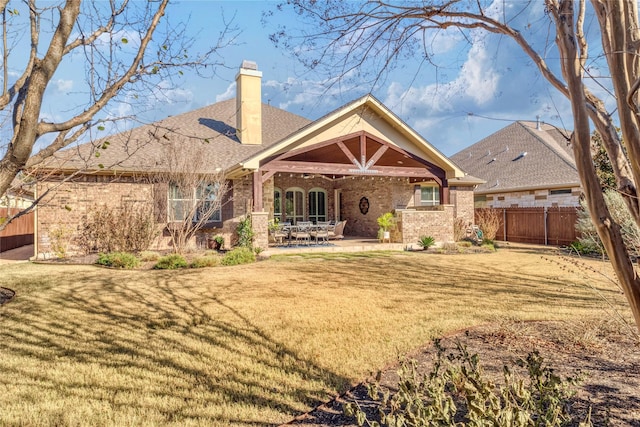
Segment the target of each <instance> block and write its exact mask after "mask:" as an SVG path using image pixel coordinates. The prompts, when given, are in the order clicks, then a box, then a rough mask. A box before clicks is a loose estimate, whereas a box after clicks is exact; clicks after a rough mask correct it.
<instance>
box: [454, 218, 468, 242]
mask: <svg viewBox="0 0 640 427" xmlns="http://www.w3.org/2000/svg"><path fill="white" fill-rule="evenodd" d="M467 228H469V224H467V223H466V222H465V221H464V219H463V218H456V219H454V220H453V239H454V240H455V241H456V242H459V241H460V240H462V239H464V238H465V237H466V236H467Z"/></svg>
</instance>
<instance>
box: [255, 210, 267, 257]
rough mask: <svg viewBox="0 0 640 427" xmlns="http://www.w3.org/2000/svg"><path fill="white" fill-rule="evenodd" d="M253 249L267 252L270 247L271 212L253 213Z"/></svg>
mask: <svg viewBox="0 0 640 427" xmlns="http://www.w3.org/2000/svg"><path fill="white" fill-rule="evenodd" d="M251 228H253V247H254V248H261V249H263V250H266V249H267V248H268V247H269V212H251Z"/></svg>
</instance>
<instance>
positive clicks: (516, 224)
mask: <svg viewBox="0 0 640 427" xmlns="http://www.w3.org/2000/svg"><path fill="white" fill-rule="evenodd" d="M481 210H489V211H494V212H495V214H496V215H497V216H498V218H499V219H500V226H499V228H498V233H497V235H496V240H502V241H506V242H519V243H535V244H540V245H553V246H562V245H570V244H571V243H572V242H574V241H576V240H577V237H578V236H577V232H576V221H577V219H578V209H577V208H572V207H570V208H490V209H489V208H485V209H476V218H477V214H478V211H481Z"/></svg>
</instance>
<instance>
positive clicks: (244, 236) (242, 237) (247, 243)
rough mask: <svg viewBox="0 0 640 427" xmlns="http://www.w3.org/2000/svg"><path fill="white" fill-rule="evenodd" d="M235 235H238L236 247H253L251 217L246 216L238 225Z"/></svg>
mask: <svg viewBox="0 0 640 427" xmlns="http://www.w3.org/2000/svg"><path fill="white" fill-rule="evenodd" d="M236 233H238V246H240V247H242V248H251V247H253V235H254V232H253V228H252V227H251V217H249V216H246V217H245V218H243V219H242V220H241V221H240V222H239V223H238V226H237V227H236Z"/></svg>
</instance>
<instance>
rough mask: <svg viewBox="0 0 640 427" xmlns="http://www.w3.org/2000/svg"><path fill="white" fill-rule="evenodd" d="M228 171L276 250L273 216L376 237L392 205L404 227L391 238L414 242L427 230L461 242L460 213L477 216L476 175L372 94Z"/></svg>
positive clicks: (259, 236)
mask: <svg viewBox="0 0 640 427" xmlns="http://www.w3.org/2000/svg"><path fill="white" fill-rule="evenodd" d="M229 174H230V178H232V179H235V180H236V182H235V183H234V199H236V200H237V199H238V198H239V197H238V198H236V195H237V196H242V197H244V196H245V195H246V196H248V197H247V198H246V199H247V200H248V201H249V205H248V206H247V213H248V214H250V215H251V217H252V226H253V229H254V233H255V236H254V244H255V245H256V246H258V247H261V248H267V247H269V241H270V239H269V225H270V224H273V223H288V224H291V225H292V226H295V225H296V224H298V223H299V222H301V221H304V222H311V223H313V224H318V223H325V222H328V221H331V222H333V223H338V222H340V221H346V226H345V230H344V235H345V236H358V237H361V238H365V239H372V241H374V240H376V239H377V238H378V231H379V228H380V227H379V225H378V223H377V218H378V217H379V216H381V215H383V214H384V213H387V212H392V213H393V214H394V216H395V222H396V227H395V228H394V229H393V230H392V235H391V240H390V243H397V244H399V245H401V247H407V246H408V245H410V244H413V243H417V240H418V238H419V237H420V236H422V235H430V236H432V237H434V238H435V239H436V241H438V242H446V241H451V240H453V223H454V218H456V217H464V220H465V222H473V187H474V185H476V184H477V182H475V181H473V180H470V179H469V178H472V177H467V176H466V175H465V174H464V172H463V171H461V170H460V169H459V168H458V167H457V166H456V165H455V164H453V163H452V162H451V161H450V160H449V159H448V158H446V157H445V156H444V155H443V154H442V153H440V152H439V151H438V150H437V149H435V148H434V147H433V146H432V145H431V144H429V143H428V142H427V141H425V140H424V139H423V138H422V137H421V136H420V135H418V134H417V133H416V132H415V131H413V130H412V129H411V128H409V127H408V126H407V125H406V124H405V123H404V122H402V121H401V120H400V119H399V118H398V117H397V116H395V115H393V113H391V112H390V111H389V110H388V109H386V107H384V106H383V105H382V104H380V103H379V102H378V101H377V100H376V99H375V98H373V97H370V96H368V97H364V98H362V99H360V100H357V101H355V102H354V103H352V104H348V105H346V106H344V107H343V108H341V109H338V110H336V111H335V112H333V113H330V114H329V115H327V116H325V117H323V118H321V119H319V120H317V121H316V122H313V123H312V124H310V125H308V126H307V127H305V128H302V129H301V130H300V131H298V132H296V133H294V134H292V135H290V136H289V137H287V138H285V139H284V140H282V141H280V142H279V143H277V144H275V145H273V146H271V147H269V148H267V149H265V150H263V151H261V152H259V153H258V154H257V155H255V156H253V157H251V158H249V159H247V160H245V161H244V162H242V163H239V164H237V165H236V166H235V168H231V169H230V170H229ZM474 179H475V178H474ZM238 190H240V191H242V193H236V191H238ZM247 190H248V191H247ZM245 191H247V193H248V194H247V193H245Z"/></svg>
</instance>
